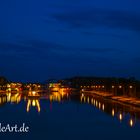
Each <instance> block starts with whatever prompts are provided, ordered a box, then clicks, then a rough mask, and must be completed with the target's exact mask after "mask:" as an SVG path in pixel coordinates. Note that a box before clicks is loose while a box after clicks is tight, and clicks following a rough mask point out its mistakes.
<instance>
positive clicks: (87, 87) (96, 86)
mask: <svg viewBox="0 0 140 140" xmlns="http://www.w3.org/2000/svg"><path fill="white" fill-rule="evenodd" d="M90 87H91V88H105V86H81V88H90ZM115 87H116V86H112V88H115ZM117 87H118V88H120V89H121V88H122V87H123V86H121V85H119V86H117ZM129 88H130V89H132V88H133V86H129Z"/></svg>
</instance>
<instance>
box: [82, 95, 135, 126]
mask: <svg viewBox="0 0 140 140" xmlns="http://www.w3.org/2000/svg"><path fill="white" fill-rule="evenodd" d="M82 101H84V102H86V101H87V103H88V104H89V103H91V104H93V105H94V106H96V107H97V108H99V109H101V110H102V111H104V110H105V105H104V103H103V104H101V102H98V101H97V100H95V99H93V98H91V100H90V97H87V98H86V96H85V95H84V94H82V95H81V102H82ZM111 115H112V117H114V116H115V110H114V108H112V113H111ZM118 118H119V120H120V121H122V120H123V114H122V113H119V114H118ZM129 125H130V126H131V127H133V126H134V120H133V119H132V118H130V120H129Z"/></svg>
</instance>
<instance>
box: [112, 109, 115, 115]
mask: <svg viewBox="0 0 140 140" xmlns="http://www.w3.org/2000/svg"><path fill="white" fill-rule="evenodd" d="M114 115H115V111H114V109H112V116H113V117H114Z"/></svg>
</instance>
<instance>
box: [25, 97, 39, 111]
mask: <svg viewBox="0 0 140 140" xmlns="http://www.w3.org/2000/svg"><path fill="white" fill-rule="evenodd" d="M31 107H36V108H37V111H38V112H40V110H41V109H40V102H39V100H37V99H28V101H27V108H26V111H27V112H29V111H30V109H31Z"/></svg>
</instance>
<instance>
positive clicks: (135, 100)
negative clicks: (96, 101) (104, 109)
mask: <svg viewBox="0 0 140 140" xmlns="http://www.w3.org/2000/svg"><path fill="white" fill-rule="evenodd" d="M83 93H90V94H95V95H97V96H101V97H104V98H107V99H111V100H115V101H118V102H122V103H125V104H130V105H134V106H137V107H140V99H139V98H134V97H128V96H115V95H113V94H111V93H106V92H99V91H84V92H83Z"/></svg>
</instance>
